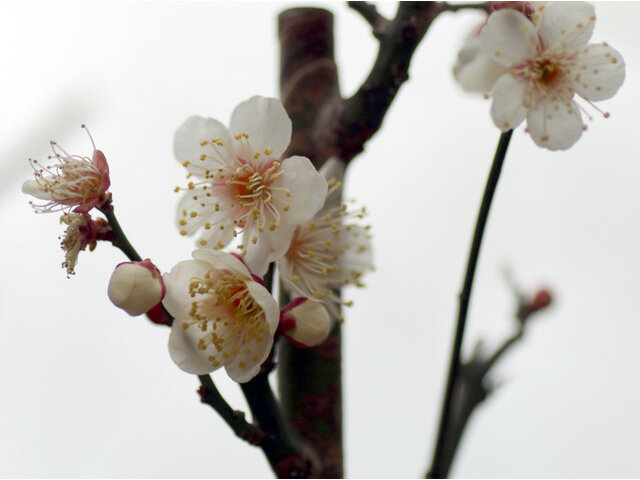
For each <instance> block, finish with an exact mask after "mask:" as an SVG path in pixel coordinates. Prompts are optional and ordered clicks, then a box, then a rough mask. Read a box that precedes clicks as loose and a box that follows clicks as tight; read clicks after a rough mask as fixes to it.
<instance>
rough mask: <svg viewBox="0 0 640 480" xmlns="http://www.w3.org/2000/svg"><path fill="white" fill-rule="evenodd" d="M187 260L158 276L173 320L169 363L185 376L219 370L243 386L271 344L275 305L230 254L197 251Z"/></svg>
mask: <svg viewBox="0 0 640 480" xmlns="http://www.w3.org/2000/svg"><path fill="white" fill-rule="evenodd" d="M192 256H193V260H186V261H183V262H180V263H178V264H177V265H176V266H174V267H173V269H172V270H171V272H169V273H167V274H165V275H164V282H165V286H166V289H167V291H166V297H165V299H164V301H163V304H164V306H165V308H166V309H167V310H168V311H169V313H171V315H173V316H174V318H175V320H174V322H173V325H172V327H171V334H170V336H169V353H170V355H171V358H172V360H173V361H174V362H175V363H176V364H177V365H178V367H180V368H181V369H182V370H184V371H186V372H188V373H193V374H197V375H202V374H205V373H209V372H212V371H214V370H217V369H218V368H220V367H225V368H226V370H227V373H228V374H229V376H230V377H231V378H232V379H233V380H235V381H237V382H247V381H249V380H250V379H251V378H253V377H254V376H255V375H256V374H257V373H258V372H259V370H260V365H261V364H262V362H263V361H264V360H265V359H266V358H267V356H268V355H269V352H270V350H271V346H272V345H273V336H274V334H275V331H276V329H277V327H278V322H279V309H278V304H277V303H276V301H275V299H274V298H273V297H272V296H271V294H270V293H269V292H268V290H267V289H266V288H265V287H264V286H263V285H262V284H260V283H258V282H257V281H255V280H254V279H253V277H252V275H251V273H250V272H249V270H248V269H247V267H246V266H245V265H244V264H243V263H242V262H241V261H240V260H238V259H237V258H235V257H234V256H233V255H231V254H228V253H224V252H220V251H215V250H209V249H205V250H202V249H200V250H196V251H194V252H193V254H192Z"/></svg>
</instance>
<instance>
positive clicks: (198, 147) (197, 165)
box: [173, 115, 234, 176]
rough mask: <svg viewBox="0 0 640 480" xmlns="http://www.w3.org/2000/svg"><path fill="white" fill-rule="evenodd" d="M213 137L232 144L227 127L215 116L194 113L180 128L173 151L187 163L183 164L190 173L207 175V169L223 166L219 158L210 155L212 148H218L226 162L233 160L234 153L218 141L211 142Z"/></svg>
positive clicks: (174, 139) (175, 137)
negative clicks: (219, 145)
mask: <svg viewBox="0 0 640 480" xmlns="http://www.w3.org/2000/svg"><path fill="white" fill-rule="evenodd" d="M212 139H220V140H221V142H222V143H223V144H224V145H231V136H230V135H229V131H228V130H227V127H225V126H224V125H223V124H222V123H221V122H219V121H218V120H215V119H213V118H204V117H200V116H198V115H193V116H191V117H189V118H187V119H186V120H185V121H184V123H183V124H182V125H181V126H180V128H178V130H177V131H176V133H175V136H174V138H173V151H174V154H175V156H176V158H178V159H180V160H182V161H183V162H184V163H187V165H184V163H183V165H184V166H185V167H186V169H187V171H188V172H189V173H192V174H194V175H198V176H206V172H207V171H210V172H214V171H215V170H216V169H217V168H218V167H220V166H221V162H220V161H219V160H218V158H217V157H216V156H212V155H210V150H211V149H212V148H214V149H217V151H218V156H221V157H222V158H223V161H224V162H226V163H229V162H232V161H233V159H234V157H233V153H232V152H230V151H229V150H226V149H224V148H219V147H218V146H217V145H216V143H213V144H211V143H209V142H211V140H212ZM216 147H218V148H216Z"/></svg>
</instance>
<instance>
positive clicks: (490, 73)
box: [453, 35, 507, 93]
mask: <svg viewBox="0 0 640 480" xmlns="http://www.w3.org/2000/svg"><path fill="white" fill-rule="evenodd" d="M506 72H507V70H506V69H505V68H504V67H503V66H502V65H500V64H499V63H496V62H495V61H493V59H492V58H491V57H490V56H489V55H488V54H487V53H485V51H484V50H481V49H480V36H479V35H473V36H472V37H471V38H470V39H469V40H468V41H467V43H466V44H465V45H464V47H463V48H462V49H461V50H460V52H459V53H458V58H457V61H456V64H455V65H454V67H453V76H454V77H455V79H456V81H457V82H458V84H459V85H460V86H461V87H462V88H463V89H464V90H466V91H468V92H476V93H488V92H490V91H491V89H492V88H493V85H494V84H495V83H496V80H498V78H500V77H501V76H502V75H504V74H505V73H506Z"/></svg>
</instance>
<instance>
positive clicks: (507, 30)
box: [480, 2, 625, 150]
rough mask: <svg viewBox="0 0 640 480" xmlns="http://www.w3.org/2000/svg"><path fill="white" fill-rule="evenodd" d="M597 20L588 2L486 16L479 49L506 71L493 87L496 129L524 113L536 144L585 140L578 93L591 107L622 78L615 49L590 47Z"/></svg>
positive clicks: (564, 146) (504, 128)
mask: <svg viewBox="0 0 640 480" xmlns="http://www.w3.org/2000/svg"><path fill="white" fill-rule="evenodd" d="M594 22H595V14H594V9H593V7H592V6H591V5H589V4H587V3H584V2H551V3H548V4H546V5H541V6H539V7H537V8H536V11H535V12H534V13H533V15H532V20H530V19H528V18H527V17H526V16H525V15H523V14H522V13H520V12H518V11H515V10H511V9H504V10H499V11H497V12H495V13H493V14H492V15H491V16H490V17H489V20H488V23H487V25H486V26H485V27H484V28H483V29H482V32H481V34H480V38H481V45H482V48H483V49H484V50H485V51H486V52H487V53H488V54H489V55H491V57H492V58H493V59H494V60H495V61H496V62H498V63H499V64H501V65H503V66H504V67H506V68H507V69H508V72H507V73H506V74H504V75H503V76H501V77H500V78H499V79H498V81H497V82H496V83H495V85H494V86H493V92H492V95H493V104H492V107H491V116H492V118H493V121H494V123H495V124H496V126H497V127H498V128H500V129H501V130H502V131H507V130H510V129H512V128H515V127H517V126H518V125H519V124H520V123H521V122H522V121H523V120H524V119H525V118H526V119H527V128H528V131H529V133H530V134H531V137H532V138H533V140H534V141H535V143H536V144H537V145H539V146H541V147H545V148H548V149H550V150H560V149H567V148H569V147H570V146H571V145H573V144H574V143H575V142H576V141H577V140H578V139H579V138H580V136H581V135H582V131H583V130H584V129H585V128H586V127H585V125H584V124H583V122H582V114H581V110H583V109H582V107H581V106H580V105H578V104H577V103H576V102H575V101H574V96H575V94H578V95H579V96H581V97H582V98H584V99H585V100H586V101H587V103H589V104H590V105H592V106H593V104H592V102H594V101H599V100H605V99H607V98H610V97H611V96H613V95H614V94H615V93H616V92H617V91H618V88H619V87H620V85H622V82H623V80H624V75H625V69H624V61H623V59H622V57H621V55H620V54H619V53H618V52H617V51H616V50H614V49H613V48H611V47H610V46H609V45H607V44H606V43H602V44H587V42H588V41H589V39H590V37H591V34H592V32H593V26H594ZM594 108H595V107H594ZM596 109H597V108H596ZM604 116H605V117H607V116H608V114H607V113H605V114H604Z"/></svg>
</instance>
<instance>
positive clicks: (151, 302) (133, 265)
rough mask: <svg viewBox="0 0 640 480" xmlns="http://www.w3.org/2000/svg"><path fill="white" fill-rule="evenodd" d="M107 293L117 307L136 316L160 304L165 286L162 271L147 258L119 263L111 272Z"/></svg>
mask: <svg viewBox="0 0 640 480" xmlns="http://www.w3.org/2000/svg"><path fill="white" fill-rule="evenodd" d="M107 294H108V295H109V299H110V300H111V301H112V302H113V304H114V305H115V306H116V307H119V308H121V309H123V310H124V311H125V312H127V313H128V314H129V315H131V316H133V317H135V316H137V315H142V314H143V313H146V312H148V311H149V310H150V309H151V308H152V307H154V306H156V305H158V304H159V303H160V302H161V301H162V299H163V298H164V295H165V287H164V282H163V281H162V275H161V274H160V271H159V270H158V269H157V268H156V266H155V265H154V264H153V263H151V260H149V259H146V260H144V261H142V262H123V263H120V264H118V265H117V266H116V268H115V270H114V271H113V273H112V274H111V279H110V280H109V287H108V289H107Z"/></svg>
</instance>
